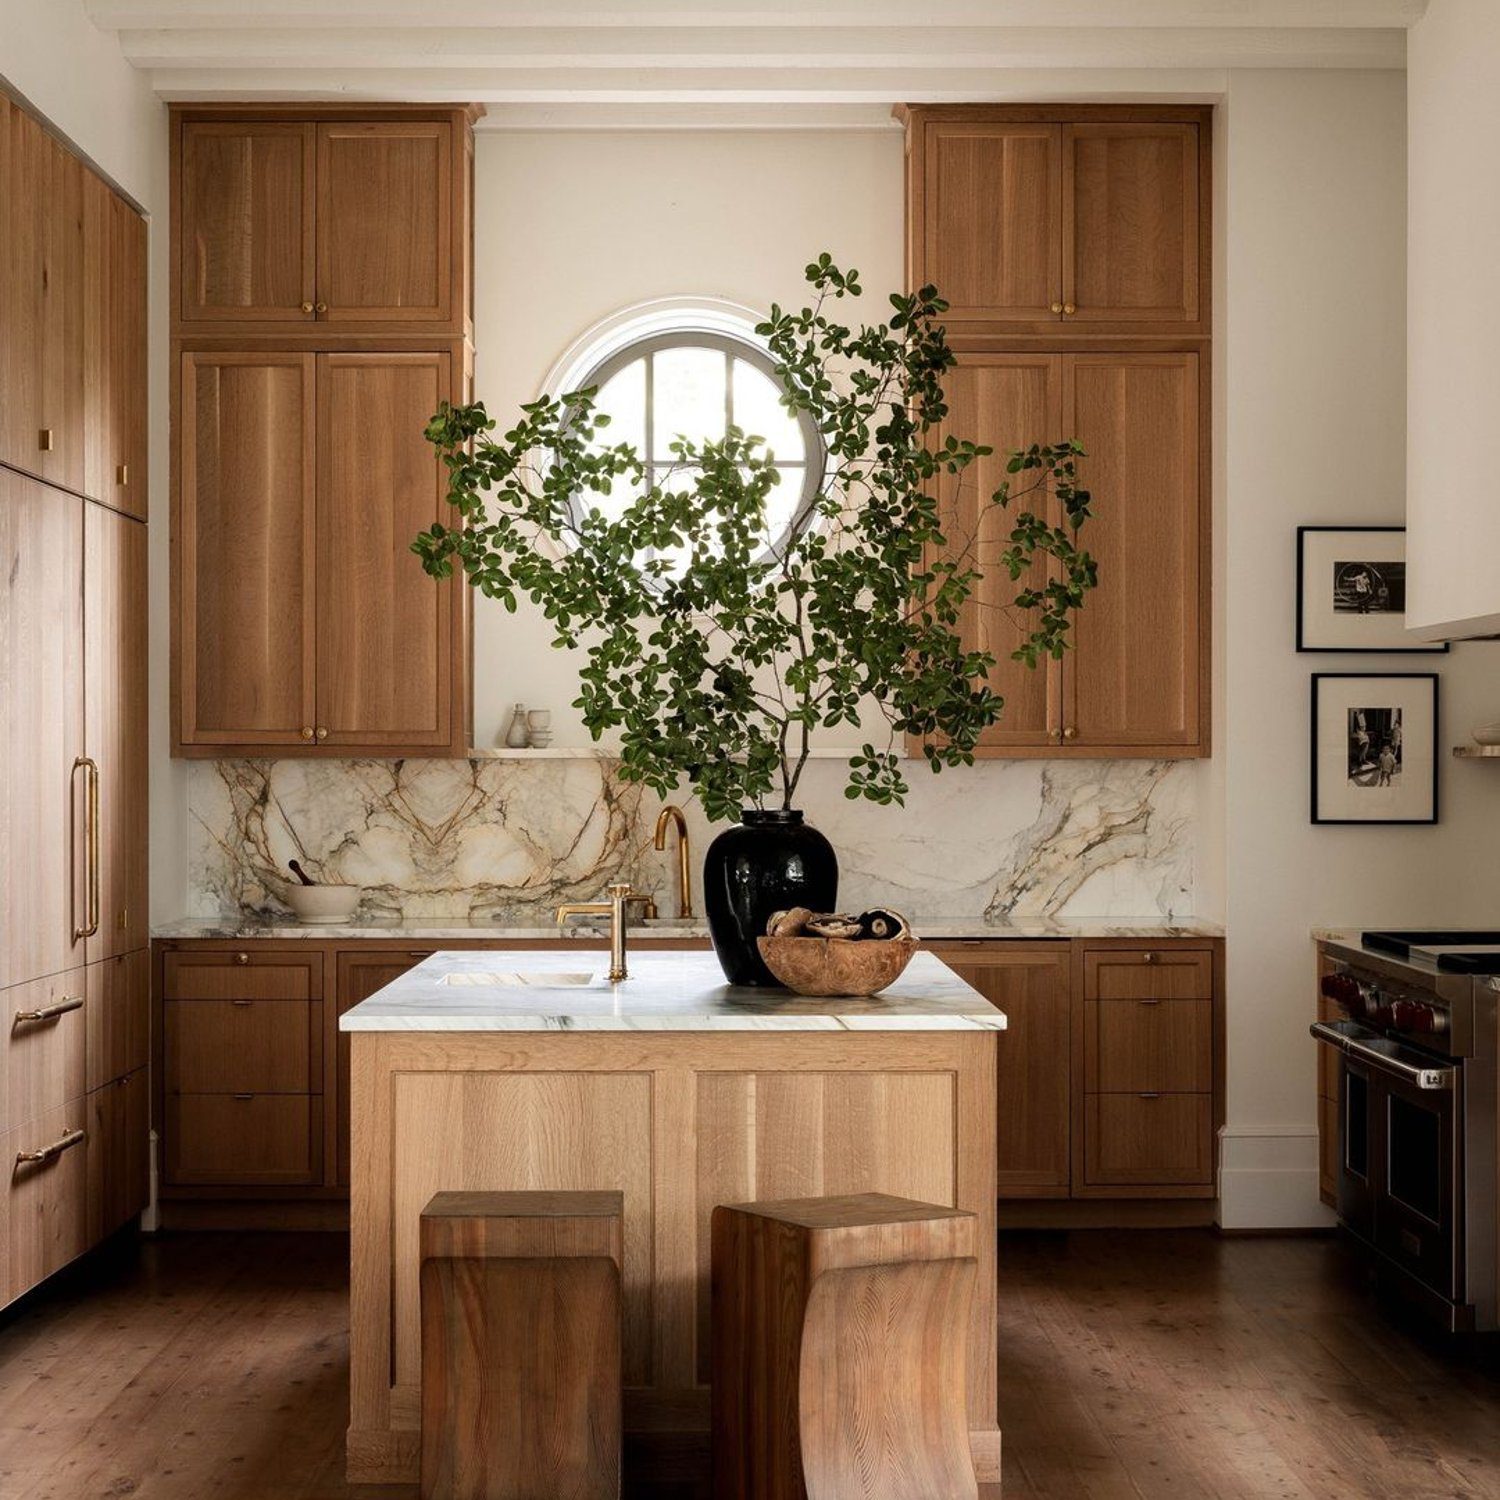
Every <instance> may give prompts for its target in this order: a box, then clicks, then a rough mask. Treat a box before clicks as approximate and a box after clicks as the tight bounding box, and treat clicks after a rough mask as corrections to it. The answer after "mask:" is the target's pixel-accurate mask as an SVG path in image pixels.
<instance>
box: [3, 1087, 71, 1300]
mask: <svg viewBox="0 0 1500 1500" xmlns="http://www.w3.org/2000/svg"><path fill="white" fill-rule="evenodd" d="M87 1119H88V1115H87V1109H86V1102H85V1100H84V1099H82V1098H79V1099H74V1100H72V1101H70V1102H69V1103H67V1104H64V1105H61V1106H60V1107H59V1108H57V1109H49V1110H47V1111H46V1112H45V1113H44V1114H40V1115H37V1116H36V1117H35V1118H34V1119H32V1120H28V1121H27V1122H26V1124H24V1125H21V1126H18V1127H17V1128H16V1129H15V1130H12V1131H10V1132H9V1133H8V1134H7V1135H6V1136H5V1137H4V1141H3V1144H0V1159H3V1160H4V1161H5V1162H6V1163H8V1164H9V1168H10V1170H9V1172H8V1174H7V1182H6V1190H5V1205H4V1219H5V1234H4V1244H5V1254H6V1259H5V1265H4V1279H3V1283H0V1291H3V1300H4V1301H5V1302H13V1301H14V1300H15V1299H16V1298H17V1297H19V1296H20V1295H21V1294H22V1293H23V1292H28V1291H30V1290H31V1288H32V1287H34V1286H35V1285H36V1284H37V1283H38V1282H39V1281H42V1280H45V1279H46V1278H47V1277H48V1276H50V1275H52V1273H53V1272H54V1271H60V1270H61V1269H62V1268H63V1267H64V1266H65V1265H67V1263H68V1262H69V1261H70V1260H76V1259H77V1258H78V1256H80V1255H82V1254H83V1252H84V1251H85V1250H86V1249H87V1248H88V1246H89V1238H88V1219H89V1213H88V1152H87V1149H86V1147H87V1144H88V1131H87V1129H86V1125H87Z"/></svg>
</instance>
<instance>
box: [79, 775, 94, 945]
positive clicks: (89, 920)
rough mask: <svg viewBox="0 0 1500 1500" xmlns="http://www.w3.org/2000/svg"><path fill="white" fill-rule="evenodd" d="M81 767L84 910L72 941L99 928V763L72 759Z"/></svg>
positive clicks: (86, 935) (90, 934) (86, 936)
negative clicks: (83, 785) (84, 806)
mask: <svg viewBox="0 0 1500 1500" xmlns="http://www.w3.org/2000/svg"><path fill="white" fill-rule="evenodd" d="M80 766H82V767H83V769H84V770H85V771H87V772H88V811H87V813H86V815H85V821H84V843H85V847H86V849H87V851H88V862H89V868H88V896H87V898H86V899H87V911H86V913H85V916H84V923H83V926H82V927H75V928H74V929H73V941H74V942H75V943H76V942H78V940H79V939H80V938H90V937H93V935H94V934H95V933H96V932H98V930H99V764H98V762H97V761H95V760H94V759H92V758H91V757H90V756H87V755H80V756H79V757H78V758H77V759H76V760H75V761H74V762H73V769H74V770H75V771H76V770H78V768H79V767H80Z"/></svg>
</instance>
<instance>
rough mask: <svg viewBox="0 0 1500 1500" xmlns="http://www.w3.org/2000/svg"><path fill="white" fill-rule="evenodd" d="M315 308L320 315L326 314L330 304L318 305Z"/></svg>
mask: <svg viewBox="0 0 1500 1500" xmlns="http://www.w3.org/2000/svg"><path fill="white" fill-rule="evenodd" d="M315 307H316V310H317V311H318V312H320V313H326V312H327V311H328V304H327V303H326V302H319V303H316V304H315Z"/></svg>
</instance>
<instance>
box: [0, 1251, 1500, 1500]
mask: <svg viewBox="0 0 1500 1500" xmlns="http://www.w3.org/2000/svg"><path fill="white" fill-rule="evenodd" d="M346 1258H347V1246H346V1241H345V1239H344V1238H343V1236H340V1235H293V1234H263V1235H228V1234H217V1235H214V1234H194V1235H170V1236H163V1237H161V1238H158V1239H155V1240H150V1241H143V1242H139V1243H133V1242H129V1241H126V1242H123V1243H118V1244H116V1245H115V1246H113V1247H111V1248H110V1249H109V1250H107V1251H106V1252H105V1253H104V1254H102V1255H100V1256H97V1257H95V1258H93V1259H91V1260H90V1261H88V1262H87V1263H85V1264H84V1265H83V1266H80V1267H77V1268H75V1269H74V1270H73V1271H72V1272H69V1273H66V1274H65V1275H64V1276H63V1277H61V1278H59V1279H58V1280H57V1281H56V1282H54V1283H53V1284H51V1285H49V1286H47V1287H45V1288H43V1289H42V1291H41V1292H40V1293H39V1294H37V1295H35V1296H33V1297H31V1298H29V1299H27V1300H26V1301H25V1302H24V1303H22V1304H21V1306H20V1307H18V1308H15V1309H12V1310H11V1311H10V1312H9V1313H6V1314H0V1500H122V1497H127V1496H129V1497H133V1500H410V1497H412V1496H413V1495H414V1494H415V1490H414V1489H411V1488H405V1487H399V1486H398V1487H389V1486H378V1487H377V1486H350V1485H347V1484H345V1483H344V1481H343V1433H344V1422H345V1410H346V1407H345V1402H346V1379H347V1338H346V1301H345V1290H346ZM1000 1291H1001V1295H1000V1348H1001V1369H1000V1403H1001V1407H1000V1423H1001V1427H1002V1430H1003V1431H1004V1434H1005V1438H1004V1441H1005V1472H1006V1479H1005V1484H1004V1486H1003V1495H1004V1500H1117V1497H1118V1500H1157V1497H1169V1500H1175V1497H1181V1500H1262V1497H1265V1500H1271V1497H1275V1500H1437V1497H1439V1496H1442V1497H1463V1500H1472V1497H1492V1500H1500V1368H1497V1363H1496V1356H1495V1355H1493V1354H1480V1355H1472V1354H1462V1353H1459V1352H1455V1351H1453V1350H1452V1349H1449V1348H1446V1347H1445V1346H1444V1345H1442V1344H1441V1343H1440V1342H1439V1341H1437V1340H1436V1339H1434V1338H1431V1337H1429V1336H1426V1335H1423V1334H1420V1333H1418V1332H1413V1331H1410V1330H1406V1329H1403V1328H1402V1327H1400V1326H1398V1325H1397V1324H1396V1323H1394V1322H1392V1321H1391V1320H1390V1319H1388V1318H1387V1317H1386V1316H1385V1315H1384V1314H1383V1313H1382V1311H1381V1310H1380V1308H1379V1307H1378V1306H1377V1305H1376V1304H1375V1303H1374V1302H1373V1301H1372V1299H1371V1298H1370V1296H1369V1295H1368V1293H1367V1292H1366V1290H1365V1288H1364V1285H1363V1280H1362V1278H1361V1277H1360V1275H1359V1273H1358V1270H1357V1268H1356V1267H1355V1266H1354V1264H1353V1262H1352V1261H1351V1260H1350V1258H1349V1257H1348V1256H1347V1255H1346V1254H1345V1252H1344V1250H1343V1248H1342V1246H1341V1245H1340V1244H1339V1243H1338V1242H1337V1241H1336V1240H1333V1239H1325V1238H1287V1239H1282V1238H1263V1239H1262V1238H1256V1239H1222V1238H1219V1237H1217V1236H1215V1235H1213V1234H1211V1233H1208V1232H1205V1231H1194V1230H1179V1231H1171V1232H1161V1233H1147V1232H1139V1231H1134V1232H1109V1231H1103V1230H1093V1231H1084V1232H1075V1233H1071V1234H1040V1233H1030V1234H1010V1235H1006V1236H1004V1237H1003V1238H1002V1241H1001V1283H1000ZM1000 1495H1001V1490H1000V1489H997V1488H991V1489H990V1490H989V1491H988V1493H987V1495H986V1500H1000ZM652 1500H688V1497H687V1496H686V1495H685V1494H683V1495H682V1496H680V1497H679V1496H676V1495H673V1494H671V1493H670V1492H669V1491H667V1490H666V1489H664V1488H662V1487H656V1488H655V1489H654V1490H653V1492H652ZM914 1500H916V1497H914Z"/></svg>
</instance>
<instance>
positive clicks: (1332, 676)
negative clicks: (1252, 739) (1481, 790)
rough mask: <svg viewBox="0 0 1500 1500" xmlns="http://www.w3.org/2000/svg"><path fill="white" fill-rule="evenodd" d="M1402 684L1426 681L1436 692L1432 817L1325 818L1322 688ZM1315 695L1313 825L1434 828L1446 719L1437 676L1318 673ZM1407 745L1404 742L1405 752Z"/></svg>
mask: <svg viewBox="0 0 1500 1500" xmlns="http://www.w3.org/2000/svg"><path fill="white" fill-rule="evenodd" d="M1392 680H1400V681H1407V682H1414V681H1425V682H1427V683H1428V684H1429V685H1430V686H1431V690H1432V745H1431V758H1432V767H1431V787H1432V794H1431V807H1432V812H1431V816H1429V817H1421V818H1380V817H1374V818H1341V817H1324V816H1322V815H1321V814H1320V812H1319V803H1320V800H1321V799H1320V796H1319V785H1318V762H1319V758H1320V757H1319V751H1320V749H1321V748H1322V747H1321V746H1320V744H1319V741H1318V728H1319V725H1318V718H1319V707H1320V703H1321V696H1322V687H1323V684H1324V683H1325V682H1390V681H1392ZM1311 681H1312V695H1311V704H1310V712H1309V716H1308V717H1309V724H1310V730H1311V734H1310V739H1311V745H1310V757H1309V767H1310V776H1309V782H1310V793H1311V796H1310V800H1309V812H1310V815H1311V821H1312V822H1313V823H1314V824H1317V825H1318V826H1320V827H1340V826H1351V825H1365V826H1373V827H1380V828H1392V827H1416V826H1421V827H1430V826H1431V825H1433V824H1435V823H1436V822H1437V821H1438V818H1439V814H1440V811H1441V807H1440V803H1439V797H1438V791H1439V778H1438V751H1439V746H1440V744H1441V734H1442V716H1441V691H1442V689H1441V682H1440V679H1439V677H1438V674H1437V673H1436V672H1314V673H1313V674H1312V679H1311ZM1404 744H1405V741H1403V748H1404Z"/></svg>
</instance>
